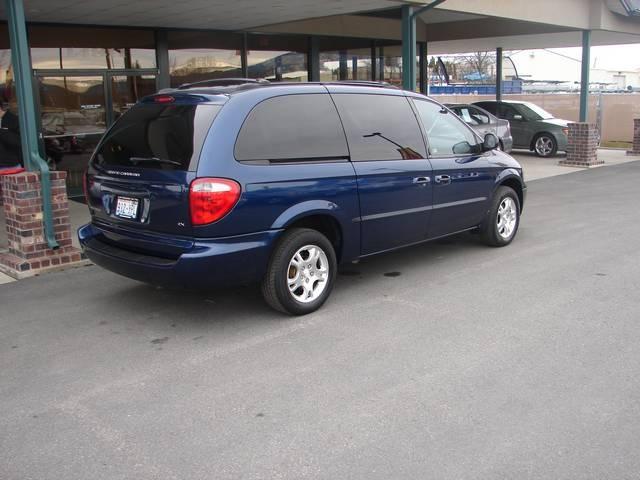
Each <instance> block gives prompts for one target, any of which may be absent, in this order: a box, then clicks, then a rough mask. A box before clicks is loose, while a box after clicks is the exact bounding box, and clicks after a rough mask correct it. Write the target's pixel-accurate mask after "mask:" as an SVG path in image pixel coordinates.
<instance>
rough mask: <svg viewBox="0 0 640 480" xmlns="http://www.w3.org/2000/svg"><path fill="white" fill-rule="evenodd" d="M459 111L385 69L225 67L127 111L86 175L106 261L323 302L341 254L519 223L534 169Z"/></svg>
mask: <svg viewBox="0 0 640 480" xmlns="http://www.w3.org/2000/svg"><path fill="white" fill-rule="evenodd" d="M497 145H498V141H497V138H495V137H494V136H492V135H488V136H487V137H486V138H485V139H481V138H480V137H478V136H477V135H476V134H475V133H474V132H473V130H471V129H470V128H469V127H468V126H467V125H466V124H465V123H464V122H462V121H461V120H460V119H459V118H458V117H457V116H456V115H455V114H454V113H452V112H451V111H450V110H448V109H447V108H445V107H443V106H442V105H440V104H439V103H437V102H435V101H433V100H431V99H429V98H427V97H425V96H423V95H420V94H417V93H413V92H408V91H402V90H399V89H396V88H393V87H389V86H386V85H382V84H376V83H373V82H356V83H352V82H350V83H342V82H337V83H296V84H291V83H290V84H286V83H272V84H269V83H265V82H256V81H251V80H237V79H235V80H232V81H227V82H220V81H212V82H205V83H201V84H191V85H185V86H182V87H180V88H177V89H173V90H166V91H162V92H160V93H157V94H155V95H152V96H149V97H146V98H144V99H143V100H141V101H140V102H139V103H138V104H137V105H135V106H134V107H132V108H131V109H130V110H129V111H128V112H127V113H125V114H124V115H123V116H122V117H120V118H119V119H118V120H117V121H116V122H115V124H114V125H113V126H112V127H111V128H110V129H109V130H108V131H107V133H106V134H105V135H104V138H103V139H102V140H101V142H100V143H99V145H98V146H97V148H96V151H95V153H94V154H93V157H92V158H91V161H90V163H89V168H88V170H87V173H86V175H85V190H86V198H87V204H88V206H89V210H90V213H91V223H89V224H87V225H85V226H83V227H82V228H80V230H79V231H78V235H79V238H80V243H81V245H82V248H83V250H84V252H85V253H86V255H87V256H88V257H89V258H90V259H91V260H92V261H93V262H94V263H96V264H98V265H100V266H102V267H104V268H106V269H108V270H111V271H113V272H116V273H119V274H121V275H124V276H127V277H130V278H134V279H137V280H140V281H143V282H148V283H151V284H157V285H163V286H171V287H185V288H198V289H201V288H214V287H221V286H230V285H239V284H251V283H259V282H260V283H261V285H262V291H263V294H264V297H265V299H266V301H267V303H268V304H269V305H270V306H272V307H273V308H275V309H277V310H279V311H282V312H286V313H290V314H296V315H300V314H306V313H309V312H312V311H314V310H316V309H318V308H319V307H320V306H321V305H322V304H323V303H324V302H325V300H326V299H327V297H328V296H329V294H330V292H331V289H332V287H333V285H334V281H335V278H336V270H337V266H338V265H339V264H342V263H346V262H352V261H355V260H358V259H360V258H363V257H367V256H370V255H374V254H378V253H381V252H386V251H390V250H394V249H397V248H400V247H405V246H407V245H413V244H417V243H420V242H425V241H428V240H433V239H436V238H440V237H443V236H446V235H451V234H454V233H458V232H463V231H467V230H476V231H478V232H479V233H480V235H481V236H482V238H483V240H484V241H485V242H486V243H487V244H488V245H491V246H504V245H507V244H509V243H510V242H511V241H512V240H513V238H514V237H515V235H516V232H517V230H518V225H519V220H520V214H521V212H522V207H523V204H524V199H525V193H526V186H525V183H524V179H523V174H522V168H521V167H520V165H519V164H518V163H517V162H516V161H515V160H514V159H513V158H512V157H510V156H509V155H507V154H506V153H503V152H501V151H498V150H496V147H497Z"/></svg>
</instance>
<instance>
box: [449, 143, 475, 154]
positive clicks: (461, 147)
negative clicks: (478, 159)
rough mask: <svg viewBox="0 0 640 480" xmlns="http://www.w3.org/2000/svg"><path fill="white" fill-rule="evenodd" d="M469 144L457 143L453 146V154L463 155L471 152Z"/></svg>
mask: <svg viewBox="0 0 640 480" xmlns="http://www.w3.org/2000/svg"><path fill="white" fill-rule="evenodd" d="M472 150H473V149H472V148H471V144H470V143H469V142H459V143H456V144H455V145H454V146H453V153H454V154H456V155H464V154H465V153H471V152H472Z"/></svg>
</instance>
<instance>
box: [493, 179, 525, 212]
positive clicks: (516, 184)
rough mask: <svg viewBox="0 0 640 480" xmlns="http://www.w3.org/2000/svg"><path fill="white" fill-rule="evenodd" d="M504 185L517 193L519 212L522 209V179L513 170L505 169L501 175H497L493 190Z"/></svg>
mask: <svg viewBox="0 0 640 480" xmlns="http://www.w3.org/2000/svg"><path fill="white" fill-rule="evenodd" d="M502 186H505V187H509V188H511V189H513V190H514V191H515V192H516V194H517V195H518V203H519V204H520V213H522V210H523V209H524V185H523V182H522V179H521V178H520V176H519V175H517V174H516V173H515V172H510V171H507V172H506V173H505V174H504V175H503V176H502V177H498V179H497V181H496V186H495V189H494V194H495V191H496V190H498V188H500V187H502Z"/></svg>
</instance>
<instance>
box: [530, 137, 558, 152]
mask: <svg viewBox="0 0 640 480" xmlns="http://www.w3.org/2000/svg"><path fill="white" fill-rule="evenodd" d="M533 151H534V152H536V155H538V156H539V157H543V158H547V157H553V156H554V155H555V154H556V153H557V152H558V142H556V139H555V137H554V136H553V135H551V134H550V133H541V134H539V135H538V136H537V137H536V138H535V139H534V140H533Z"/></svg>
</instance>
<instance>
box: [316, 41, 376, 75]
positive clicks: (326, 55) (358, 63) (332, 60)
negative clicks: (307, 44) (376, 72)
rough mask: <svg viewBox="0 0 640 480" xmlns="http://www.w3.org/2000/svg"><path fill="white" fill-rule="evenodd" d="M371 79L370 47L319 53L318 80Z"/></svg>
mask: <svg viewBox="0 0 640 480" xmlns="http://www.w3.org/2000/svg"><path fill="white" fill-rule="evenodd" d="M335 80H371V49H356V50H343V51H333V52H321V53H320V81H335Z"/></svg>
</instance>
